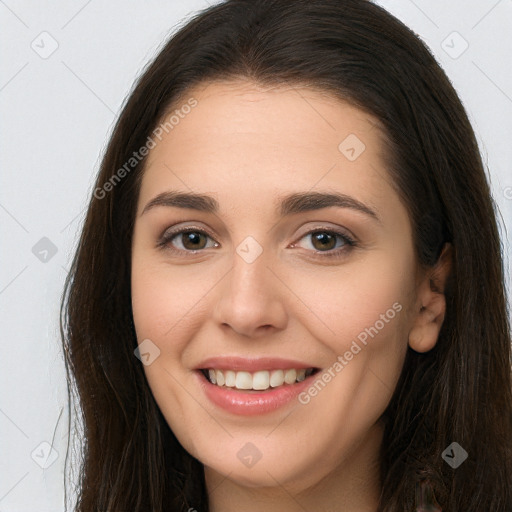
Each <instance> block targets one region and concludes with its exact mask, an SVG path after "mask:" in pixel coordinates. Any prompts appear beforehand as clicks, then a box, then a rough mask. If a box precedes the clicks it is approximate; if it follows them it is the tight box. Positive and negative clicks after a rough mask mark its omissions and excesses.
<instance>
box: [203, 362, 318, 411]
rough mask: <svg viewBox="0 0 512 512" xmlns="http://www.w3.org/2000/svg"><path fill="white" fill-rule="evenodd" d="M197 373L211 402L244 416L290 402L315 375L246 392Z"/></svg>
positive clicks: (276, 407) (273, 409) (270, 409)
mask: <svg viewBox="0 0 512 512" xmlns="http://www.w3.org/2000/svg"><path fill="white" fill-rule="evenodd" d="M197 373H198V378H199V382H200V386H201V388H202V389H203V390H204V393H205V394H206V396H207V398H208V399H209V400H210V401H211V402H213V403H214V404H215V405H217V406H218V407H220V408H222V409H224V410H225V411H228V412H230V413H232V414H238V415H242V416H254V415H257V414H265V413H269V412H272V411H275V410H276V409H279V408H280V407H283V406H285V405H286V404H289V403H290V402H291V401H292V400H294V399H295V398H297V395H299V394H300V392H301V391H303V390H304V389H305V388H307V387H308V386H309V385H310V379H311V378H312V377H314V376H315V374H313V375H309V376H308V377H307V378H306V379H304V380H303V381H302V382H296V383H295V384H283V385H282V386H280V387H277V388H270V389H269V391H261V392H255V391H251V392H246V391H243V390H236V389H234V388H227V387H220V386H217V385H216V384H212V383H211V382H210V381H209V380H208V379H207V378H206V377H205V376H204V375H203V373H202V372H201V371H198V372H197Z"/></svg>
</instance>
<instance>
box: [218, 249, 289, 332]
mask: <svg viewBox="0 0 512 512" xmlns="http://www.w3.org/2000/svg"><path fill="white" fill-rule="evenodd" d="M274 272H275V271H274ZM274 272H273V271H272V270H271V268H269V262H268V261H267V258H265V257H264V256H263V254H262V255H260V257H258V258H257V259H256V260H255V261H253V262H252V263H247V262H246V261H244V259H243V258H241V257H240V256H239V255H238V254H236V253H235V254H234V255H233V267H232V269H231V270H230V271H229V272H228V274H227V276H226V277H225V278H224V279H223V280H222V283H221V286H219V287H218V289H217V292H218V295H217V297H216V298H217V303H216V306H215V309H214V320H215V322H216V323H217V325H220V326H222V328H223V329H226V328H230V329H232V330H233V331H235V332H236V333H237V334H239V335H241V336H246V337H251V338H258V337H261V336H268V335H269V333H271V332H272V331H279V330H282V329H285V328H286V324H287V322H288V314H287V311H286V307H285V295H284V294H286V292H287V290H286V287H284V286H283V285H282V283H281V282H280V281H279V279H278V278H277V277H276V275H275V273H274ZM288 293H289V292H288Z"/></svg>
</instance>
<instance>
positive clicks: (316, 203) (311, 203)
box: [140, 191, 381, 223]
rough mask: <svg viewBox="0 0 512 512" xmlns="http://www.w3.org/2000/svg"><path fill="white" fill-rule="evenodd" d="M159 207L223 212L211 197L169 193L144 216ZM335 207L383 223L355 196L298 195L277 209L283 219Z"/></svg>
mask: <svg viewBox="0 0 512 512" xmlns="http://www.w3.org/2000/svg"><path fill="white" fill-rule="evenodd" d="M157 206H166V207H175V208H187V209H191V210H198V211H201V212H205V213H214V214H217V213H218V212H219V209H220V208H219V203H218V201H217V200H216V199H214V198H213V197H211V196H208V195H205V194H196V193H192V192H177V191H167V192H162V193H161V194H158V195H157V196H155V197H154V198H153V199H151V201H149V202H148V203H147V204H146V206H145V207H144V209H143V210H142V213H141V214H140V215H141V216H142V215H144V214H145V213H146V212H147V211H149V210H151V209H153V208H155V207H157ZM331 206H336V207H338V208H349V209H352V210H356V211H358V212H361V213H364V214H366V215H368V216H369V217H372V218H373V219H375V220H376V221H377V222H379V223H380V222H381V220H380V218H379V216H378V215H377V213H376V211H375V210H372V209H371V208H370V207H369V206H367V205H365V204H364V203H362V202H361V201H358V200H357V199H355V198H353V197H351V196H348V195H346V194H340V193H337V192H297V193H293V194H289V195H286V196H282V197H278V200H277V208H276V209H278V210H279V214H280V216H281V217H285V216H287V215H292V214H296V213H303V212H309V211H313V210H320V209H322V208H329V207H331Z"/></svg>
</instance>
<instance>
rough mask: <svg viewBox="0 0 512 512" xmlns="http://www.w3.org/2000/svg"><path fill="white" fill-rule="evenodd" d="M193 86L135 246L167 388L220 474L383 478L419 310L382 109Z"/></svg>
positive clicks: (188, 440)
mask: <svg viewBox="0 0 512 512" xmlns="http://www.w3.org/2000/svg"><path fill="white" fill-rule="evenodd" d="M189 98H194V99H195V100H196V101H197V103H195V102H194V101H191V102H189V103H188V104H189V105H192V104H193V105H195V106H193V107H192V108H181V109H180V105H178V106H177V107H176V109H177V110H178V112H179V114H180V115H177V116H176V117H175V118H174V120H173V123H172V127H170V126H171V125H167V133H166V131H165V130H160V131H159V132H157V133H158V134H159V136H160V138H161V140H159V138H158V137H153V139H154V142H155V144H156V145H155V146H154V147H152V149H151V151H150V154H149V157H148V161H147V164H146V170H145V174H144V176H143V180H142V185H141V191H140V196H139V201H138V209H137V217H136V222H135V229H134V238H133V247H132V304H133V316H134V323H135V327H136V332H137V338H138V342H139V344H141V343H144V344H143V345H142V346H141V352H142V353H143V354H145V355H143V357H142V358H143V360H144V363H145V366H144V370H145V372H146V375H147V379H148V382H149V385H150V387H151V391H152V393H153V395H154V397H155V399H156V402H157V403H158V405H159V407H160V409H161V411H162V413H163V415H164V416H165V418H166V420H167V422H168V423H169V425H170V427H171V428H172V430H173V432H174V433H175V435H176V437H177V438H178V440H179V441H180V442H181V444H182V445H183V447H184V448H185V449H186V450H187V451H188V452H189V453H191V454H192V455H193V456H194V457H196V458H197V459H199V461H201V462H202V463H203V464H204V465H205V472H206V475H207V478H209V479H210V480H211V481H214V479H215V477H218V479H219V481H220V479H221V478H223V476H222V475H225V476H228V478H229V479H230V480H232V481H235V482H237V483H238V484H242V485H245V486H250V487H255V486H270V487H273V486H276V485H282V486H285V487H286V488H287V489H288V490H291V489H295V490H300V489H305V488H307V487H308V486H311V485H314V484H315V483H319V482H320V481H321V480H323V479H325V478H327V477H328V476H329V475H334V474H337V475H339V474H343V475H344V477H345V478H346V479H348V480H351V479H354V481H355V480H358V481H361V479H363V480H364V481H367V480H369V479H372V478H373V477H375V475H376V468H377V464H376V463H377V460H378V449H379V446H380V442H381V435H382V426H381V424H380V423H379V422H378V420H379V417H380V416H381V414H382V413H383V411H384V410H385V408H386V406H387V404H388V403H389V400H390V398H391V396H392V393H393V390H394V388H395V386H396V383H397V380H398V377H399V374H400V371H401V368H402V365H403V361H404V357H405V353H406V348H407V343H408V333H409V331H410V329H411V325H412V321H413V316H414V313H413V312H414V311H416V310H417V309H419V308H420V306H421V304H419V302H418V294H417V288H418V276H419V273H418V267H417V263H416V259H415V255H414V250H413V244H412V234H411V225H410V221H409V218H408V215H407V212H406V209H405V207H404V206H403V205H402V203H401V202H400V200H399V198H398V195H397V194H396V192H395V191H394V189H393V188H392V186H391V184H390V178H389V176H388V174H387V171H386V169H385V167H384V163H383V154H382V153H381V151H382V147H383V146H382V141H381V132H380V130H379V128H378V126H377V122H376V120H375V119H374V118H372V117H371V116H369V115H368V114H366V113H364V112H363V111H361V110H359V109H357V108H354V107H352V106H350V105H349V104H347V103H344V102H342V101H340V100H337V99H335V98H334V97H331V96H329V95H327V94H322V93H320V92H315V91H312V90H310V89H306V88H299V87H291V86H287V87H284V86H283V87H279V88H273V89H261V88H259V87H258V86H256V85H255V84H252V83H249V82H242V81H239V82H238V81H237V82H218V83H210V84H208V85H202V86H201V87H196V88H194V89H193V90H191V91H190V94H189V95H188V96H186V99H185V100H184V101H183V104H184V105H185V104H186V102H187V99H189ZM176 120H178V121H176ZM162 133H163V135H162ZM177 194H180V195H177ZM188 196H191V197H188ZM196 196H201V197H200V198H199V199H198V198H197V197H196ZM205 196H208V197H209V198H211V199H206V200H205ZM157 197H158V198H159V199H158V201H154V200H155V198H157ZM201 198H202V199H201ZM182 230H188V232H187V233H183V232H182ZM180 232H181V234H180ZM312 369H313V370H314V372H313V373H312V374H310V373H311V371H312ZM202 370H204V372H203V371H202ZM208 370H213V371H212V372H208ZM205 373H206V374H208V375H209V374H212V375H213V376H214V378H215V379H216V380H217V383H216V384H214V383H211V382H209V380H208V379H207V378H206V376H205ZM283 379H284V382H283ZM303 379H304V380H303ZM239 388H241V389H239ZM249 388H250V389H249ZM253 388H256V389H253ZM369 468H371V469H369Z"/></svg>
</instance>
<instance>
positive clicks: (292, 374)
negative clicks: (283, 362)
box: [284, 368, 297, 384]
mask: <svg viewBox="0 0 512 512" xmlns="http://www.w3.org/2000/svg"><path fill="white" fill-rule="evenodd" d="M296 380H297V370H294V369H293V368H292V369H291V370H286V373H285V374H284V381H285V382H286V384H293V383H294V382H295V381H296Z"/></svg>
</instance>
